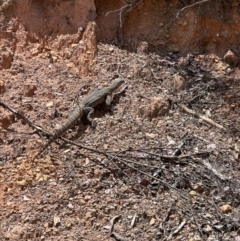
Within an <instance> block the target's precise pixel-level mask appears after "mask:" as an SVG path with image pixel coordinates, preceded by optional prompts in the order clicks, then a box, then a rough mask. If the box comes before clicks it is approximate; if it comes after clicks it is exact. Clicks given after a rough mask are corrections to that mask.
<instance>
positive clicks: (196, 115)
mask: <svg viewBox="0 0 240 241" xmlns="http://www.w3.org/2000/svg"><path fill="white" fill-rule="evenodd" d="M179 106H180V107H181V108H182V109H183V110H184V111H185V112H187V113H188V114H191V115H194V116H195V117H197V118H200V119H202V120H204V121H205V122H206V123H208V124H210V125H212V126H215V127H217V128H219V129H222V130H225V131H226V128H225V127H223V126H222V125H219V124H217V123H216V122H214V121H213V120H211V119H209V118H207V117H205V116H203V115H200V114H198V113H196V112H195V111H193V110H190V109H189V108H187V106H186V105H184V104H180V105H179Z"/></svg>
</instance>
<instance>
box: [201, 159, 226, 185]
mask: <svg viewBox="0 0 240 241" xmlns="http://www.w3.org/2000/svg"><path fill="white" fill-rule="evenodd" d="M202 163H203V164H204V166H205V167H206V168H207V169H209V170H210V171H212V172H213V173H214V174H215V175H216V176H217V177H218V178H220V179H221V180H223V181H226V180H228V179H229V178H228V177H226V176H224V175H223V174H222V173H220V172H219V171H217V170H216V169H215V168H213V167H212V165H211V164H210V163H209V162H207V161H206V160H202Z"/></svg>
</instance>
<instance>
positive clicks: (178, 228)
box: [167, 219, 187, 240]
mask: <svg viewBox="0 0 240 241" xmlns="http://www.w3.org/2000/svg"><path fill="white" fill-rule="evenodd" d="M186 222H187V220H186V219H184V220H183V221H182V222H181V223H180V225H179V226H178V227H177V228H176V229H175V230H174V231H173V232H172V233H171V234H170V235H169V237H168V238H167V240H170V239H172V236H173V235H176V234H177V233H178V232H179V231H180V230H181V229H182V228H183V226H184V225H185V224H186Z"/></svg>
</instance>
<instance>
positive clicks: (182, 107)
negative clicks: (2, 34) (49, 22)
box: [0, 43, 240, 241]
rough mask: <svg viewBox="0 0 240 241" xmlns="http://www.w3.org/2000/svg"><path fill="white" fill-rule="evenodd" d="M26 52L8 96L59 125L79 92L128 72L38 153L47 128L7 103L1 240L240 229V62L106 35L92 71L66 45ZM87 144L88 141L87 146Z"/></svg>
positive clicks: (1, 121) (4, 80)
mask: <svg viewBox="0 0 240 241" xmlns="http://www.w3.org/2000/svg"><path fill="white" fill-rule="evenodd" d="M32 56H33V53H29V54H28V53H25V55H24V56H23V55H21V54H18V55H16V56H15V57H14V60H13V62H12V66H11V68H10V69H5V70H2V71H1V80H0V85H1V86H0V92H1V101H2V102H3V103H1V104H6V105H7V106H8V107H11V108H13V109H15V110H16V111H18V112H20V113H22V114H23V115H24V116H25V117H26V118H28V119H29V120H30V121H31V122H32V123H34V124H35V125H37V126H40V127H42V128H43V129H45V130H48V131H50V132H54V131H55V130H57V129H58V128H59V127H60V126H61V125H62V124H63V123H64V122H65V121H66V120H67V117H68V113H69V111H70V110H71V106H73V104H74V101H76V100H81V98H82V97H84V96H86V95H88V94H89V93H90V92H91V91H93V90H95V89H96V88H98V87H99V86H107V85H108V84H109V83H111V81H112V80H113V79H115V78H118V77H121V78H123V79H124V81H125V84H124V86H123V88H121V89H119V91H117V93H115V95H114V99H113V103H112V108H111V110H108V109H106V108H105V107H104V105H101V106H99V107H97V108H96V111H95V113H94V120H95V122H96V127H95V128H91V126H90V125H89V123H88V122H87V121H86V120H84V121H83V122H81V123H79V125H78V126H76V127H74V128H73V129H71V130H70V131H68V132H67V133H66V134H65V135H64V137H65V138H67V139H70V140H72V141H74V142H75V143H76V144H78V145H80V146H77V145H73V144H71V143H67V142H64V141H62V140H58V141H56V142H55V143H53V144H52V145H51V146H50V147H49V148H48V150H47V151H46V152H45V153H44V154H43V155H42V156H40V157H38V158H37V159H35V160H34V162H32V161H31V157H32V156H33V155H34V154H35V153H36V152H37V151H38V150H39V149H40V148H41V146H42V145H43V143H44V140H46V139H47V138H48V137H47V136H46V135H45V134H44V133H43V132H41V131H37V130H36V129H34V128H32V127H30V126H29V125H28V124H26V122H25V121H24V120H23V119H22V118H21V117H19V116H18V115H16V114H14V113H12V112H11V111H9V109H7V108H6V106H1V107H0V113H1V115H0V126H1V127H0V129H1V132H0V146H1V149H0V185H1V189H0V199H1V203H0V205H1V208H0V233H1V237H2V239H1V240H84V241H87V240H89V241H90V240H104V241H105V240H189V241H193V240H198V241H200V240H208V241H210V240H211V241H213V240H240V234H239V232H240V229H239V228H240V221H239V216H240V208H239V200H240V199H239V188H240V180H239V169H240V165H239V152H240V139H239V134H240V132H239V130H240V118H239V97H240V88H239V81H240V72H239V70H238V69H235V68H234V66H230V65H228V64H226V63H224V62H223V60H222V59H220V58H218V57H216V56H214V55H196V56H193V55H188V56H186V57H181V56H178V55H176V54H173V53H170V52H169V53H168V55H166V56H165V57H161V56H158V55H156V54H150V53H147V45H146V44H144V43H143V44H142V45H140V46H139V48H138V52H137V53H133V52H128V51H126V50H121V49H119V48H117V47H115V46H111V45H106V44H105V45H104V44H99V45H98V57H97V61H96V62H95V64H94V66H93V69H92V72H91V76H89V77H86V78H80V77H79V75H78V74H77V73H76V72H75V71H74V69H73V68H71V66H69V65H68V64H66V62H64V61H61V58H60V57H59V56H57V55H55V56H54V57H51V55H49V53H48V52H47V51H46V52H44V51H43V52H42V53H41V54H38V55H37V57H32ZM87 148H90V149H87Z"/></svg>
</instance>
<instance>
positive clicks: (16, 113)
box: [0, 100, 42, 131]
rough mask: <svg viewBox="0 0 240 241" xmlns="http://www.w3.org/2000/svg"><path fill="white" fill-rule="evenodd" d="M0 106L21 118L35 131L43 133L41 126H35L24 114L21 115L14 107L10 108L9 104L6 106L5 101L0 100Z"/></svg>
mask: <svg viewBox="0 0 240 241" xmlns="http://www.w3.org/2000/svg"><path fill="white" fill-rule="evenodd" d="M0 105H1V106H3V107H5V108H7V109H8V110H10V111H11V112H12V113H13V114H15V115H17V116H19V117H20V118H22V119H23V120H24V121H25V122H26V123H27V124H28V125H30V126H31V127H33V128H34V129H36V130H37V131H42V128H41V127H39V126H36V125H34V124H33V123H32V122H31V121H30V120H28V119H27V118H26V117H25V116H24V115H23V114H22V113H20V112H19V111H17V110H15V109H13V108H12V107H10V106H8V105H7V104H5V103H4V102H3V101H1V100H0Z"/></svg>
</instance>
